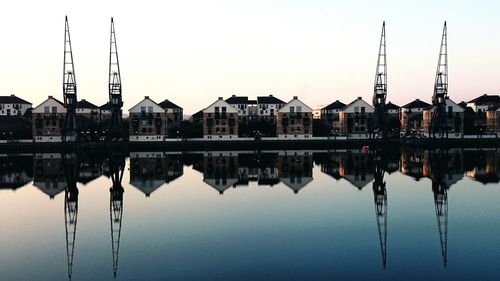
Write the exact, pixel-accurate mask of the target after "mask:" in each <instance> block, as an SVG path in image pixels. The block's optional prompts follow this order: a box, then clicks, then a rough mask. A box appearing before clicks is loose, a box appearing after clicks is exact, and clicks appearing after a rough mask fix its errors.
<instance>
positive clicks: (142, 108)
mask: <svg viewBox="0 0 500 281" xmlns="http://www.w3.org/2000/svg"><path fill="white" fill-rule="evenodd" d="M141 113H142V114H144V113H146V107H145V106H141Z"/></svg>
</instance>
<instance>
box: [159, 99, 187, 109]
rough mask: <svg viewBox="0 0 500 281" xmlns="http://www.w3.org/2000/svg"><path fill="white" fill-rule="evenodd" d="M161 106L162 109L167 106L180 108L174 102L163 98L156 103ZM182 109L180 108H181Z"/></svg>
mask: <svg viewBox="0 0 500 281" xmlns="http://www.w3.org/2000/svg"><path fill="white" fill-rule="evenodd" d="M158 105H159V106H161V107H162V108H163V109H167V108H181V107H180V106H178V105H176V104H175V103H173V102H171V101H169V100H164V101H162V102H160V103H159V104H158ZM181 109H182V108H181Z"/></svg>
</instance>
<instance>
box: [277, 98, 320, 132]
mask: <svg viewBox="0 0 500 281" xmlns="http://www.w3.org/2000/svg"><path fill="white" fill-rule="evenodd" d="M312 112H313V109H312V108H310V107H309V106H307V105H306V104H305V103H303V102H302V101H300V100H299V99H298V98H297V97H296V96H295V97H293V99H292V100H291V101H290V102H288V103H287V104H285V105H284V106H282V107H281V108H280V109H278V115H277V119H276V121H277V122H276V134H277V135H278V138H280V139H304V138H310V137H312V135H313V120H312V118H313V113H312Z"/></svg>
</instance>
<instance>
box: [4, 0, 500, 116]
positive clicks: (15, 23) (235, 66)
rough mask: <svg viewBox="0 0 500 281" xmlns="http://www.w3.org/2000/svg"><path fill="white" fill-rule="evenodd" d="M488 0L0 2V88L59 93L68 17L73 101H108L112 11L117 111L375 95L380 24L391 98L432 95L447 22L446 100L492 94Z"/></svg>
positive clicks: (496, 42) (493, 36)
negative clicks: (153, 105) (119, 93)
mask: <svg viewBox="0 0 500 281" xmlns="http://www.w3.org/2000/svg"><path fill="white" fill-rule="evenodd" d="M499 12H500V4H499V3H498V2H496V1H430V0H429V1H428V0H423V1H404V0H399V1H361V0H357V1H356V0H353V1H336V0H330V1H319V0H317V1H315V0H309V1H305V0H304V1H293V0H289V1H278V0H275V1H273V0H253V1H241V0H231V1H222V0H212V1H194V0H186V1H151V0H144V1H94V0H89V1H68V0H66V1H36V0H25V1H3V2H2V3H1V4H0V26H1V27H0V31H1V33H0V34H1V38H2V40H1V41H0V42H1V43H0V95H10V94H15V95H17V96H19V97H21V98H24V99H26V100H29V101H30V102H32V103H33V105H34V106H36V105H38V104H39V103H41V102H42V101H44V100H45V99H46V98H47V96H49V95H53V96H54V97H56V98H59V99H61V100H62V99H63V93H62V74H63V73H62V72H63V70H62V66H63V61H62V60H63V48H64V16H65V15H67V16H68V19H69V26H70V31H71V40H72V45H73V56H74V63H75V75H76V80H77V86H78V98H79V99H86V100H88V101H91V102H93V103H95V104H97V105H101V104H104V103H105V102H107V99H108V93H107V83H108V63H109V32H110V18H111V17H114V20H115V29H116V36H117V41H118V53H119V58H120V68H121V75H122V84H123V99H124V102H125V104H124V107H123V109H124V111H125V112H126V111H128V109H130V108H131V107H132V106H134V105H135V104H137V103H138V102H139V101H140V100H142V98H144V96H149V97H151V98H152V99H153V100H155V101H157V102H161V101H163V100H164V99H169V100H171V101H173V102H174V103H176V104H178V105H179V106H181V107H183V108H184V113H185V114H193V113H195V112H196V111H198V110H200V109H203V108H204V107H206V106H208V105H209V104H210V103H212V102H213V101H214V100H216V99H217V98H218V97H224V98H228V97H230V96H231V95H233V94H235V95H246V96H249V97H250V98H255V97H256V96H260V95H269V94H273V95H275V96H277V97H279V98H281V99H282V100H284V101H289V100H290V99H292V97H293V96H298V97H299V99H301V100H303V101H304V102H305V103H306V104H308V105H310V106H311V107H313V108H319V107H322V106H324V105H327V104H329V103H331V102H333V101H335V100H337V99H338V100H341V101H343V102H344V103H348V102H350V101H352V100H354V99H355V98H356V97H358V96H360V97H363V99H365V100H367V101H369V102H371V96H372V94H373V82H374V76H375V68H376V61H377V52H378V44H379V40H380V32H381V27H382V22H383V21H384V20H385V21H386V37H387V63H388V100H389V101H391V102H393V103H396V104H398V105H404V104H406V103H408V102H410V101H411V100H413V99H415V98H420V99H422V100H425V101H428V102H430V100H431V97H432V91H433V83H434V76H435V72H436V65H437V59H438V54H439V46H440V40H441V32H442V26H443V23H444V21H445V20H447V22H448V53H449V96H450V97H451V98H452V99H453V100H456V101H457V102H459V101H462V100H466V101H467V100H471V99H473V98H474V97H476V96H478V95H481V94H485V93H487V94H499V92H500V36H499V35H498V27H499V26H500V17H499V16H498V13H499Z"/></svg>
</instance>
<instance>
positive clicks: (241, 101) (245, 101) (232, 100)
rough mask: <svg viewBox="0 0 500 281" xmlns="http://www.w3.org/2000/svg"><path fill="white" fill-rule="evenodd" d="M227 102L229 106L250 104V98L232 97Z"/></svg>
mask: <svg viewBox="0 0 500 281" xmlns="http://www.w3.org/2000/svg"><path fill="white" fill-rule="evenodd" d="M226 102H227V103H229V104H248V97H242V96H235V95H232V96H231V97H230V98H228V99H227V100H226Z"/></svg>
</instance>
